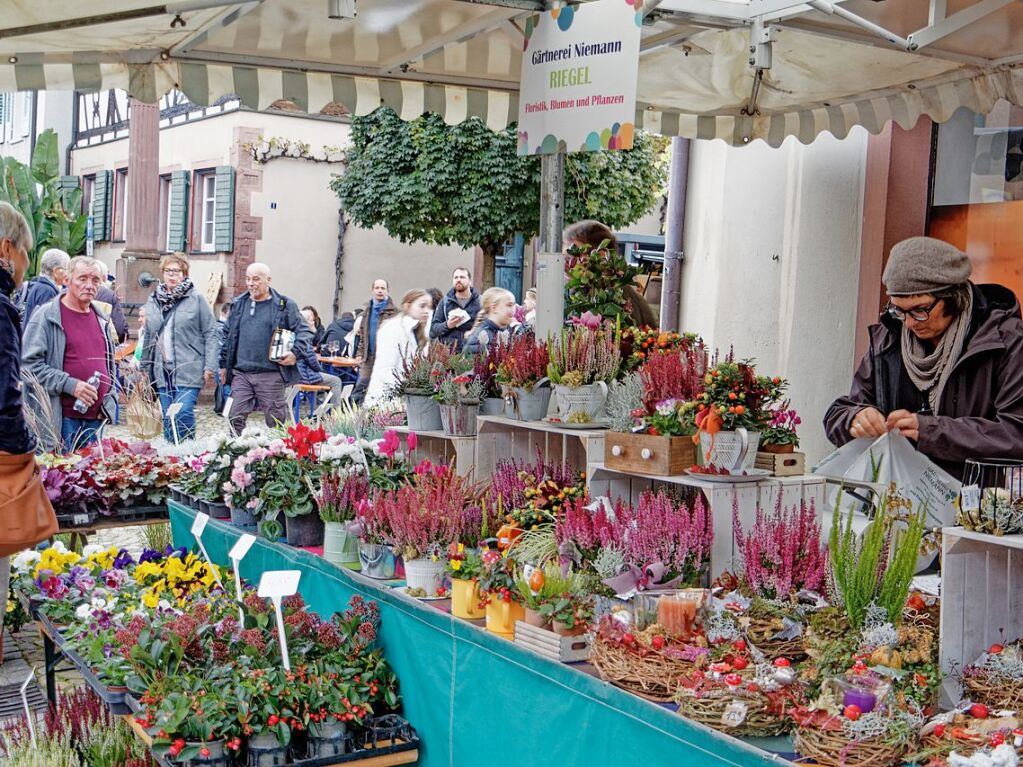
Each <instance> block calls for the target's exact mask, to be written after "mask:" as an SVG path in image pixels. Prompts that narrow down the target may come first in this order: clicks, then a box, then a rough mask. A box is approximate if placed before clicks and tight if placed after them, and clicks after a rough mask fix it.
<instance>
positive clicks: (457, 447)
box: [392, 426, 481, 480]
mask: <svg viewBox="0 0 1023 767" xmlns="http://www.w3.org/2000/svg"><path fill="white" fill-rule="evenodd" d="M392 431H396V432H398V433H399V434H408V433H409V432H412V431H415V433H416V439H417V440H418V441H417V443H416V449H415V451H414V454H413V456H412V458H413V461H414V462H415V463H418V462H419V461H424V460H427V461H430V462H431V463H435V464H437V463H445V464H451V465H453V466H454V467H455V471H456V472H457V473H458V474H461V475H462V476H464V477H474V478H475V479H477V480H478V479H481V475H480V474H478V473H475V470H476V437H474V436H473V437H456V436H453V435H451V434H445V433H444V432H443V431H418V430H415V429H410V428H409V427H408V426H394V427H392Z"/></svg>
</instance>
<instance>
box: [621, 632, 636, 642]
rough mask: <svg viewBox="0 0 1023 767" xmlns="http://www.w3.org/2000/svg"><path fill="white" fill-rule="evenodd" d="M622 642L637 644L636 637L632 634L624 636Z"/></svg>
mask: <svg viewBox="0 0 1023 767" xmlns="http://www.w3.org/2000/svg"><path fill="white" fill-rule="evenodd" d="M622 641H623V642H625V644H635V643H636V637H634V636H633V635H632V634H625V635H623V636H622Z"/></svg>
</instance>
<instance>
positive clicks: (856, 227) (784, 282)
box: [681, 128, 867, 461]
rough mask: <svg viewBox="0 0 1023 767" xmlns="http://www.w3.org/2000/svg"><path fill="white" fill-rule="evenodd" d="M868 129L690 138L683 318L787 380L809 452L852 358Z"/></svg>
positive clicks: (820, 438)
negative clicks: (775, 137) (765, 137)
mask: <svg viewBox="0 0 1023 767" xmlns="http://www.w3.org/2000/svg"><path fill="white" fill-rule="evenodd" d="M866 148H867V133H866V131H864V130H862V129H860V128H856V129H854V130H853V131H852V132H851V133H850V135H849V136H848V137H847V138H846V139H845V140H842V141H839V140H837V139H835V138H834V137H833V136H832V135H831V134H822V135H821V137H820V138H818V139H817V141H815V142H814V143H813V144H811V145H809V146H804V145H802V144H800V143H799V142H798V141H796V140H795V139H793V138H790V139H789V140H788V141H786V142H785V144H783V145H782V146H781V147H779V148H778V149H772V148H770V147H768V146H766V145H765V144H764V143H763V142H756V143H754V144H753V145H751V146H746V147H739V148H733V147H729V146H727V145H726V144H724V143H723V142H721V141H694V142H693V144H692V151H691V154H690V171H689V190H688V202H687V212H686V222H685V234H684V253H685V260H684V263H683V270H682V305H681V325H682V328H683V329H685V330H688V331H692V332H697V333H700V334H701V335H702V336H703V337H704V338H705V339H707V341H708V342H709V343H710V344H711V345H713V346H716V347H718V348H719V349H720V350H721V351H722V353H724V352H727V351H728V348H729V346H734V350H735V356H736V357H737V358H740V359H742V358H747V357H753V358H756V360H757V363H758V369H759V370H761V371H762V372H763V373H765V374H769V375H781V376H783V377H786V378H788V379H789V381H790V396H791V400H792V404H793V406H794V407H795V408H796V409H797V410H798V411H799V413H800V416H801V417H802V419H803V426H802V428H801V432H800V437H801V441H802V449H803V450H804V451H805V452H806V453H807V456H808V461H816V460H818V459H819V458H821V457H823V456H824V455H826V454H827V453H828V452H829V451H830V449H831V448H830V445H829V443H828V442H827V439H826V438H825V436H824V432H823V428H822V426H821V419H822V418H823V415H824V411H825V409H826V408H827V406H828V405H829V404H830V403H831V401H832V400H833V399H834V398H835V397H836V396H838V395H839V394H840V393H844V392H846V391H848V387H849V383H850V374H851V370H852V367H853V344H854V337H855V327H854V321H855V316H856V299H857V286H858V281H859V260H860V233H861V227H862V213H863V181H864V172H865V160H866Z"/></svg>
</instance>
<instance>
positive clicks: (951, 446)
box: [824, 237, 1023, 478]
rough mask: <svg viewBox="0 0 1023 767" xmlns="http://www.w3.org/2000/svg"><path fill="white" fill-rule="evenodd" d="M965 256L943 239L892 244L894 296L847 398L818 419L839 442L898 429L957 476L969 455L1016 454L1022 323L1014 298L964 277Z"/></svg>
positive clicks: (1021, 442)
mask: <svg viewBox="0 0 1023 767" xmlns="http://www.w3.org/2000/svg"><path fill="white" fill-rule="evenodd" d="M971 271H972V267H971V265H970V259H969V257H968V256H967V255H966V254H965V253H963V252H961V251H960V250H958V249H957V248H955V247H953V246H952V245H949V244H948V243H946V242H942V241H941V240H936V239H933V238H931V237H912V238H910V239H908V240H904V241H902V242H900V243H899V244H898V245H896V246H895V247H894V248H892V252H891V255H890V257H889V259H888V264H887V266H886V267H885V270H884V276H883V281H884V284H885V288H886V289H887V291H888V295H889V296H890V297H891V298H890V300H889V302H888V306H887V308H886V310H885V312H884V314H882V315H881V321H880V323H879V324H877V325H874V326H872V327H871V328H870V347H869V348H868V350H867V353H866V355H864V357H863V359H862V361H861V362H860V365H859V367H858V368H857V370H856V373H855V375H854V377H853V383H852V390H851V391H850V393H849V396H847V397H839V398H838V399H837V400H835V402H834V403H832V405H831V407H830V408H829V409H828V412H827V414H826V415H825V417H824V428H825V429H826V431H827V434H828V438H829V439H830V440H831V441H832V442H833V443H835V444H836V445H843V444H845V443H846V442H849V441H850V440H853V439H859V438H871V439H873V438H876V437H879V436H881V435H882V434H884V433H885V432H887V431H891V430H892V429H898V430H899V431H900V432H901V433H902V434H903V435H905V436H906V437H908V438H909V439H911V440H913V441H914V442H916V445H917V448H918V449H919V450H920V452H921V453H923V454H924V455H926V456H928V457H929V458H931V459H932V460H933V461H935V462H936V463H937V464H938V465H939V466H941V467H942V468H944V469H945V470H946V471H948V472H949V473H950V474H952V475H954V476H955V477H958V478H961V477H962V474H963V466H964V463H965V461H966V459H968V458H1019V457H1020V456H1023V321H1021V319H1020V306H1019V302H1018V301H1017V300H1016V296H1015V295H1014V294H1013V292H1012V291H1011V290H1009V289H1008V288H1005V287H1002V286H1001V285H975V284H974V283H972V282H970V273H971Z"/></svg>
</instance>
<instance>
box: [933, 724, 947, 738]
mask: <svg viewBox="0 0 1023 767" xmlns="http://www.w3.org/2000/svg"><path fill="white" fill-rule="evenodd" d="M944 734H945V725H943V724H936V725H934V737H936V738H940V737H941V736H942V735H944Z"/></svg>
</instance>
